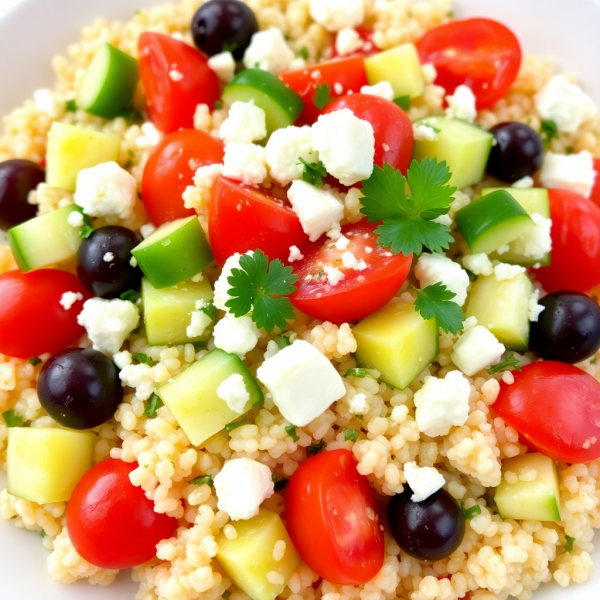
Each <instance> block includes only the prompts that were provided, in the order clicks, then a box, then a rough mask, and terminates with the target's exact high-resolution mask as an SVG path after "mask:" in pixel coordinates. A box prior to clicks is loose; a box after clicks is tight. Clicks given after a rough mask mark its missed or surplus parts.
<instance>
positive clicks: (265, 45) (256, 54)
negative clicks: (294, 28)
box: [244, 27, 295, 75]
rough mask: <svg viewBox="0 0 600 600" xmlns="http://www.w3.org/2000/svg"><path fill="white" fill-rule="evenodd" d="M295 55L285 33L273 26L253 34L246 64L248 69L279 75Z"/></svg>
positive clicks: (247, 51)
mask: <svg viewBox="0 0 600 600" xmlns="http://www.w3.org/2000/svg"><path fill="white" fill-rule="evenodd" d="M294 57H295V55H294V53H293V52H292V50H291V48H290V47H289V46H288V45H287V42H286V41H285V38H284V37H283V33H281V31H280V30H279V29H277V28H276V27H271V28H270V29H267V30H265V31H259V32H257V33H255V34H254V35H253V36H252V40H251V41H250V45H249V46H248V48H247V50H246V53H245V54H244V66H245V67H246V68H247V69H262V70H263V71H269V73H273V75H277V74H279V73H281V71H285V69H287V68H288V67H289V66H290V63H291V62H292V61H293V60H294Z"/></svg>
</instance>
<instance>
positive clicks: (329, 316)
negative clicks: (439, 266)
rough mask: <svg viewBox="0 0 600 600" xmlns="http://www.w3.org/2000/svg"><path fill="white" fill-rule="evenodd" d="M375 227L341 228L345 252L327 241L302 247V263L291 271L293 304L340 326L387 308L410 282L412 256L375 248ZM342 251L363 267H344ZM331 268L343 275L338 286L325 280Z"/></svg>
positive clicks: (312, 315) (303, 310) (361, 225)
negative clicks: (294, 282) (295, 278)
mask: <svg viewBox="0 0 600 600" xmlns="http://www.w3.org/2000/svg"><path fill="white" fill-rule="evenodd" d="M376 227H377V224H371V223H367V221H365V220H363V221H360V222H359V223H356V224H354V225H347V226H346V227H343V228H342V235H344V236H345V237H346V238H347V239H348V240H349V241H350V244H349V245H348V247H347V248H346V249H343V250H340V249H338V248H337V247H336V243H335V242H332V241H331V240H329V239H328V240H327V241H326V242H323V241H322V240H319V241H316V242H314V243H312V244H309V245H308V246H307V247H306V248H304V249H303V250H302V253H303V254H304V258H303V259H302V260H301V261H300V262H298V263H295V267H294V273H296V275H298V284H297V285H298V289H297V290H296V291H295V292H294V293H293V294H292V295H291V296H290V300H291V302H292V304H293V305H294V306H295V307H296V308H297V309H298V310H301V311H302V312H303V313H306V314H307V315H309V316H311V317H313V318H315V319H321V320H322V321H330V322H332V323H338V324H339V323H348V322H352V321H358V320H360V319H364V318H365V317H367V316H368V315H370V314H372V313H374V312H375V311H377V310H379V309H380V308H382V307H383V306H385V305H386V304H387V303H388V302H389V301H390V300H391V299H392V298H393V297H394V296H395V294H396V293H397V292H398V290H399V289H400V288H401V287H402V284H403V283H404V281H405V280H406V278H407V277H408V272H409V271H410V266H411V262H412V254H411V255H410V256H408V257H406V256H404V255H403V254H397V255H393V254H392V253H391V252H389V251H388V250H385V249H383V248H382V247H381V246H378V245H377V237H378V236H377V235H376V234H375V233H374V230H375V228H376ZM346 252H349V253H351V254H352V255H353V256H354V258H355V259H356V260H357V261H359V262H360V261H361V260H364V262H365V264H366V266H367V268H366V269H364V270H355V269H352V268H346V267H344V265H343V259H342V256H343V255H344V253H346ZM329 268H337V269H339V270H340V271H341V272H342V274H343V276H344V277H343V279H342V280H341V281H340V282H339V283H337V284H336V285H331V284H330V283H329V281H328V275H327V271H328V269H329Z"/></svg>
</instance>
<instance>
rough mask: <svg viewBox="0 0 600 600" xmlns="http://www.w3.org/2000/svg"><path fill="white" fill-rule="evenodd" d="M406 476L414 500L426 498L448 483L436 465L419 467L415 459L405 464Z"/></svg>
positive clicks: (418, 500)
mask: <svg viewBox="0 0 600 600" xmlns="http://www.w3.org/2000/svg"><path fill="white" fill-rule="evenodd" d="M404 477H406V483H408V485H409V487H410V489H411V490H412V492H413V495H412V497H411V500H412V501H413V502H422V501H423V500H426V499H427V498H429V496H431V495H432V494H435V492H437V491H438V490H439V489H441V488H442V487H444V484H445V483H446V480H445V479H444V476H443V475H442V474H441V473H440V472H439V471H438V470H437V469H436V468H435V467H419V466H417V463H416V462H414V461H412V462H407V463H406V464H405V465H404Z"/></svg>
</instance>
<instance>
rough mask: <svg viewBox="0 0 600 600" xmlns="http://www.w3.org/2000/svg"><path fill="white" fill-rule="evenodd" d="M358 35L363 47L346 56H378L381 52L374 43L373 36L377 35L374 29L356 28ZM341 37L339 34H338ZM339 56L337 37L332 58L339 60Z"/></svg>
mask: <svg viewBox="0 0 600 600" xmlns="http://www.w3.org/2000/svg"><path fill="white" fill-rule="evenodd" d="M356 33H358V35H359V36H360V39H361V42H362V45H361V47H360V48H358V49H357V50H356V51H354V52H351V53H350V54H345V55H344V56H364V57H365V58H366V57H367V56H373V55H374V54H378V53H379V52H381V50H380V49H379V48H378V47H377V46H376V45H375V42H374V41H373V34H374V33H375V32H374V31H373V30H372V29H369V28H368V27H356ZM338 35H339V33H338ZM339 56H340V55H339V54H338V51H337V36H336V43H334V44H333V48H332V52H331V58H339Z"/></svg>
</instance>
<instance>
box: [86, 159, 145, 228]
mask: <svg viewBox="0 0 600 600" xmlns="http://www.w3.org/2000/svg"><path fill="white" fill-rule="evenodd" d="M136 200H137V182H136V180H135V179H134V178H133V176H132V175H130V174H129V173H128V172H127V171H126V170H125V169H122V168H121V167H120V166H119V165H118V164H117V163H116V162H107V163H102V164H99V165H96V166H95V167H90V168H89V169H82V170H81V171H79V173H78V174H77V187H76V189H75V204H77V206H81V208H83V212H84V213H85V214H86V215H90V216H92V217H108V218H115V217H116V218H118V219H126V218H127V217H130V216H131V214H132V212H133V207H134V205H135V202H136Z"/></svg>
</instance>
